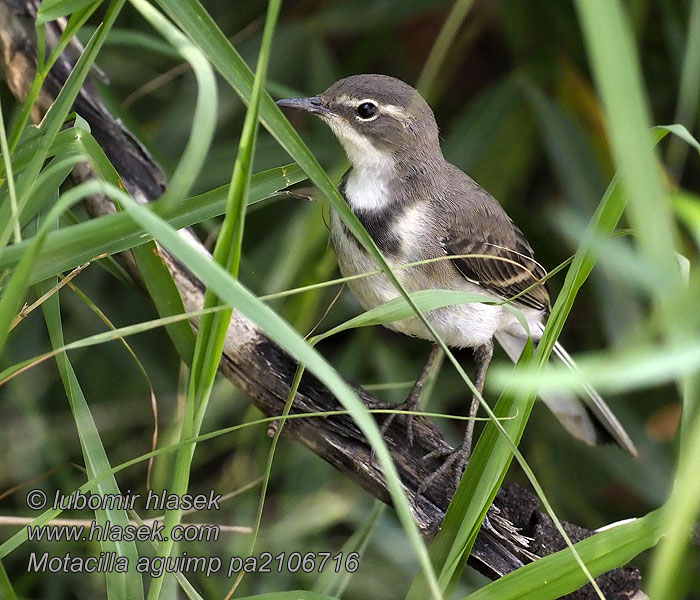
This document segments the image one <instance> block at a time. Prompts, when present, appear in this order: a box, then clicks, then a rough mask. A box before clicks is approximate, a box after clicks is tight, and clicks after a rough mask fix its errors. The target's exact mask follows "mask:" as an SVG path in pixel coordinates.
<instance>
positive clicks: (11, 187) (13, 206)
mask: <svg viewBox="0 0 700 600" xmlns="http://www.w3.org/2000/svg"><path fill="white" fill-rule="evenodd" d="M0 151H2V159H3V162H4V164H5V173H6V174H7V179H6V183H7V193H8V196H9V197H10V210H11V215H10V216H11V220H10V223H11V225H12V231H13V233H14V241H15V243H18V242H21V241H22V233H21V231H20V225H19V211H18V209H17V190H16V189H15V177H14V175H13V173H12V157H11V156H10V147H9V145H8V144H7V134H6V132H5V115H4V114H3V112H2V103H1V102H0ZM0 200H2V197H1V196H0Z"/></svg>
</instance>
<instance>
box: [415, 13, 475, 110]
mask: <svg viewBox="0 0 700 600" xmlns="http://www.w3.org/2000/svg"><path fill="white" fill-rule="evenodd" d="M472 4H474V0H455V3H454V5H453V6H452V10H451V11H450V14H449V15H447V18H446V19H445V22H444V23H443V24H442V27H441V28H440V33H439V34H438V36H437V38H436V39H435V43H434V44H433V47H432V48H431V49H430V54H428V58H427V60H426V61H425V64H424V65H423V70H422V71H421V73H420V76H419V77H418V83H417V84H416V89H417V90H418V91H419V92H420V93H421V94H423V96H424V97H425V98H426V99H428V100H429V99H430V97H431V95H432V89H433V86H434V85H435V80H436V79H437V75H438V72H439V71H440V67H442V64H443V63H444V62H445V58H446V57H447V53H448V52H449V50H450V47H451V46H452V43H453V42H454V39H455V37H456V36H457V32H458V31H459V28H460V27H461V26H462V23H463V22H464V19H465V18H466V17H467V13H469V10H470V9H471V7H472Z"/></svg>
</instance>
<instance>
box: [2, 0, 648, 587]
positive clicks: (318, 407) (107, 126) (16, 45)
mask: <svg viewBox="0 0 700 600" xmlns="http://www.w3.org/2000/svg"><path fill="white" fill-rule="evenodd" d="M35 14H36V2H35V1H33V0H0V50H1V51H2V60H3V65H2V66H3V69H4V72H5V78H6V81H7V83H8V86H9V87H10V89H11V91H12V92H13V94H14V95H15V96H16V97H17V98H18V100H20V101H22V100H23V98H24V96H25V94H26V92H27V90H28V89H29V85H30V83H31V79H32V77H33V72H34V65H35V44H34V25H33V19H34V16H35ZM48 29H49V32H48V33H49V35H48V36H47V39H48V40H49V41H50V40H51V38H52V36H53V38H54V39H55V37H56V36H57V32H58V27H57V26H56V24H52V25H51V26H50V27H49V28H48ZM69 54H70V53H68V54H64V55H63V56H62V57H61V59H60V60H59V62H58V63H57V65H56V66H55V67H54V69H53V70H52V72H51V74H50V76H49V77H48V79H47V81H46V83H45V84H44V87H43V90H42V95H41V97H40V99H39V101H38V103H37V106H36V108H35V112H34V114H33V116H34V118H35V119H36V118H40V116H41V114H43V112H44V111H45V110H46V108H47V107H48V106H49V104H50V103H51V101H52V99H53V98H54V97H55V95H56V94H57V92H58V90H59V89H60V87H61V85H62V84H63V82H64V81H65V79H66V77H67V75H68V73H69V72H70V69H71V66H72V62H71V59H70V56H69ZM74 109H75V111H76V112H77V113H79V114H80V115H81V116H82V117H83V118H85V119H86V120H87V121H88V122H89V124H90V127H91V129H92V133H93V135H94V136H95V138H96V139H97V140H98V142H99V143H100V145H101V146H102V148H103V149H104V151H105V153H106V154H107V156H108V157H109V159H110V160H111V161H112V163H113V165H114V166H115V168H116V170H117V171H118V172H119V174H120V176H121V178H122V180H123V182H124V184H125V186H126V188H127V189H128V190H129V192H130V193H131V195H132V196H133V197H134V198H135V199H137V200H138V201H140V202H148V201H150V200H153V199H154V198H156V197H158V196H159V195H160V194H161V193H162V192H163V190H164V189H165V177H164V175H163V172H162V171H161V169H160V168H159V167H158V165H156V164H155V163H154V162H153V160H152V159H151V157H150V156H149V154H148V153H147V152H146V151H145V150H144V148H143V147H142V146H141V145H140V144H139V143H138V141H137V140H135V139H134V138H133V136H131V135H130V134H129V133H128V132H127V131H126V130H125V129H124V127H123V126H122V125H121V123H120V122H119V121H117V120H116V119H114V118H113V117H112V116H111V115H110V114H109V113H108V111H107V110H106V109H105V108H104V106H103V105H102V103H101V102H100V100H99V99H98V97H97V95H96V94H95V93H94V91H93V90H92V89H91V88H90V86H86V87H85V88H84V89H83V90H82V91H81V93H80V95H79V97H78V99H77V101H76V103H75V105H74ZM74 177H76V178H78V179H80V180H84V179H86V178H88V177H90V172H89V169H88V168H87V167H81V168H78V169H76V172H75V173H74ZM88 210H89V212H90V213H91V215H92V216H93V217H99V216H100V215H103V214H106V213H109V212H112V211H113V210H114V208H113V207H112V205H111V203H110V202H109V201H108V200H107V199H106V198H92V199H91V200H90V201H89V203H88ZM181 234H182V235H184V236H187V237H188V238H190V239H191V240H194V242H195V243H197V244H199V241H198V240H196V239H195V238H194V236H193V235H192V234H191V233H190V232H189V231H187V230H183V231H182V232H181ZM200 245H201V244H200ZM160 252H161V255H162V257H163V259H164V261H165V263H166V264H167V266H168V268H169V270H170V272H171V273H172V276H173V279H174V281H175V283H176V285H177V287H178V290H179V291H180V295H181V296H182V299H183V303H184V305H185V308H186V309H187V310H196V309H198V308H200V307H201V305H202V299H203V292H204V290H203V286H202V284H201V282H200V281H198V280H197V279H196V278H195V277H194V276H193V275H192V274H191V273H190V272H189V271H188V270H187V269H186V268H185V267H184V266H183V265H181V264H180V263H178V262H177V261H176V260H174V259H173V258H172V257H170V256H169V255H168V253H167V252H166V251H164V250H163V249H162V248H160ZM126 256H128V255H126ZM126 256H125V257H124V258H123V260H126V261H127V267H128V268H129V270H130V272H132V273H133V274H134V275H135V276H136V277H138V274H137V273H136V271H135V267H134V263H133V261H129V260H128V258H126ZM195 325H196V324H195ZM295 368H296V362H295V361H294V360H293V359H292V358H291V357H290V356H288V355H287V354H286V353H285V352H284V351H283V350H281V349H280V348H279V347H277V346H276V345H275V344H274V343H272V342H271V341H270V340H269V339H267V338H266V337H265V336H264V335H263V334H261V333H260V332H259V331H258V330H257V329H256V327H255V326H254V325H253V324H252V323H250V322H249V321H247V320H245V319H244V318H242V317H241V316H234V317H233V319H232V321H231V326H230V329H229V332H228V337H227V339H226V344H225V348H224V355H223V358H222V361H221V365H220V369H221V372H222V373H223V374H224V375H225V376H226V377H228V378H229V379H230V380H231V381H232V382H233V384H234V385H235V386H237V387H238V388H239V389H241V390H243V391H244V392H245V393H246V394H247V395H248V396H249V397H250V400H251V402H252V403H253V404H255V406H257V407H258V408H259V409H260V410H261V411H262V412H263V413H265V414H266V415H270V416H275V415H279V414H280V413H281V412H282V408H283V406H284V402H285V398H286V396H287V392H288V390H289V386H290V382H291V379H292V376H293V374H294V370H295ZM351 385H352V387H353V389H354V390H355V391H356V392H357V394H358V395H359V397H360V398H361V399H362V400H363V401H364V402H365V403H366V404H367V406H368V407H372V406H373V405H375V404H376V403H377V402H378V401H377V399H376V398H375V397H373V396H372V395H371V394H369V393H368V392H366V391H365V390H363V389H362V388H361V387H359V386H356V385H354V384H351ZM339 408H341V407H340V406H339V404H338V402H337V401H336V399H335V398H334V397H333V396H332V395H331V394H330V393H329V392H328V390H327V389H326V388H325V387H324V386H323V385H322V384H321V383H319V382H318V381H317V380H316V379H314V378H313V377H312V376H305V377H304V378H303V379H302V382H301V385H300V387H299V393H298V395H297V397H296V400H295V404H294V410H293V412H294V413H305V412H317V411H332V410H338V409H339ZM283 431H284V433H285V434H286V435H288V436H290V437H292V438H293V439H295V440H296V441H298V442H300V443H301V444H303V445H304V446H306V447H307V448H308V449H309V450H311V451H312V452H314V453H315V454H317V455H318V456H320V457H322V458H323V459H324V460H326V461H328V462H329V463H330V464H332V465H333V466H334V467H335V468H336V469H338V470H339V471H340V472H341V473H343V474H345V475H346V476H348V477H350V478H351V479H353V480H354V481H355V482H357V483H358V484H359V485H360V486H362V487H363V488H364V489H365V490H367V491H368V492H369V493H370V494H372V495H373V496H375V497H376V498H379V499H380V500H382V501H383V502H387V503H389V501H390V500H389V493H388V491H387V489H386V486H385V484H384V480H383V477H382V474H381V472H380V470H379V469H378V467H377V466H376V465H375V464H373V462H372V461H371V460H370V450H371V449H370V447H369V446H368V444H367V442H366V441H365V439H364V437H363V436H362V434H361V432H360V431H359V429H358V428H357V426H356V425H355V423H354V422H353V421H352V419H350V418H349V417H347V416H337V417H327V418H314V419H293V420H290V421H288V422H287V424H286V425H285V427H284V430H283ZM414 435H415V444H414V446H413V447H412V448H411V447H409V445H408V443H407V440H406V434H405V428H403V427H401V426H400V425H396V426H392V427H391V428H390V429H389V430H388V431H387V434H386V442H387V445H388V446H389V449H390V450H391V452H392V456H393V458H394V461H395V462H396V467H397V469H398V471H399V473H400V475H401V479H402V481H403V483H404V485H405V488H406V493H407V495H408V498H409V502H410V503H411V507H412V510H413V514H414V517H415V520H416V522H417V523H418V525H419V527H420V528H421V530H422V531H423V532H424V533H425V534H426V535H427V536H430V535H432V534H433V533H434V532H435V531H436V530H437V529H438V528H439V526H440V523H441V522H442V519H443V517H444V514H445V510H446V509H447V505H448V503H449V497H450V495H451V493H452V489H451V484H450V478H449V477H440V478H438V479H436V481H435V482H434V484H433V485H432V486H431V488H430V489H429V490H427V491H426V492H425V497H424V498H423V499H421V500H420V501H416V496H415V490H416V489H417V487H418V485H419V483H420V482H421V481H422V479H423V478H424V477H426V475H427V474H429V473H431V472H433V471H434V470H435V469H436V467H437V466H438V464H439V463H438V461H439V459H436V460H433V461H431V460H423V456H424V455H425V454H427V453H428V452H430V451H432V450H434V449H436V448H441V447H445V446H447V442H446V441H445V439H444V438H443V436H442V434H441V433H440V431H439V430H438V429H437V428H436V427H435V426H434V425H433V424H432V422H431V421H429V420H428V419H424V418H417V419H416V420H415V428H414ZM567 528H568V532H569V535H571V536H572V537H573V538H574V539H575V540H579V539H582V538H584V537H586V536H588V535H590V534H591V532H590V531H588V530H586V529H583V528H581V527H578V526H576V525H569V524H567ZM518 530H519V532H520V533H521V534H523V535H525V536H527V537H528V538H531V539H530V541H529V542H528V540H527V539H525V538H523V536H522V535H519V534H518V533H517V532H518ZM563 547H564V543H563V540H562V539H561V537H560V536H559V534H558V533H557V531H556V529H555V528H554V526H553V525H552V523H551V521H550V519H549V518H548V517H547V516H546V515H544V514H543V513H542V512H540V510H539V502H538V500H537V498H536V497H535V496H533V495H532V494H531V493H529V492H527V491H525V490H523V489H522V488H520V487H517V486H509V487H508V488H506V489H505V490H502V491H501V492H500V493H499V495H498V496H497V498H496V500H495V502H494V505H493V506H492V507H491V510H490V512H489V519H488V525H486V526H484V527H482V529H481V531H480V533H479V536H478V538H477V540H476V544H475V546H474V549H473V551H472V555H471V556H470V558H469V562H470V564H471V565H473V566H474V567H476V568H477V569H479V570H480V571H482V572H483V573H485V574H486V575H488V576H489V577H491V578H497V577H499V576H502V575H504V574H506V573H509V572H510V571H513V570H514V569H517V568H518V567H520V566H522V565H523V564H524V563H527V562H529V561H530V558H528V557H530V556H531V555H532V554H535V555H540V556H545V555H546V554H549V553H551V552H554V551H556V550H559V549H561V548H563ZM598 581H599V582H600V586H601V588H602V589H603V592H604V593H605V594H606V596H607V597H608V598H622V597H625V598H631V597H635V598H642V597H643V595H642V596H639V595H636V594H638V593H639V594H641V592H639V588H640V585H641V579H640V576H639V573H638V571H637V570H636V569H633V568H623V569H616V570H614V571H612V572H610V573H608V574H606V575H603V576H601V577H600V578H598ZM593 597H594V595H593V593H592V591H591V590H590V586H587V587H585V588H582V589H581V590H579V591H577V592H575V593H573V594H571V595H569V596H568V598H572V599H577V600H583V599H587V598H593Z"/></svg>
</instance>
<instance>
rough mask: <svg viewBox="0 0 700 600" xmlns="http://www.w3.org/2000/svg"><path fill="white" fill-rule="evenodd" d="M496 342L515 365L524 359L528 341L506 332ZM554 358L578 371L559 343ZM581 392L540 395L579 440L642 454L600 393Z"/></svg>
mask: <svg viewBox="0 0 700 600" xmlns="http://www.w3.org/2000/svg"><path fill="white" fill-rule="evenodd" d="M496 340H497V341H498V343H499V344H500V345H501V347H502V348H503V350H505V353H506V354H507V355H508V357H509V358H510V359H511V360H512V361H513V362H516V361H517V360H518V358H520V354H521V353H522V351H523V348H524V347H525V341H526V340H525V338H521V337H517V336H515V335H512V334H510V333H508V332H506V331H500V332H498V333H497V334H496ZM554 357H555V359H557V360H560V361H561V362H563V363H564V364H565V365H566V366H567V367H569V368H570V369H576V368H577V366H576V363H575V362H574V360H573V359H572V358H571V356H570V355H569V353H568V352H567V351H566V350H565V349H564V347H563V346H562V345H561V344H560V343H559V342H557V343H556V344H555V345H554ZM581 392H582V394H581V395H582V398H579V397H578V396H577V395H576V394H574V393H573V392H568V391H560V392H540V394H539V396H540V398H541V399H542V401H543V402H544V403H545V404H546V405H547V407H548V408H549V409H550V410H551V411H552V412H553V413H554V415H555V416H556V417H557V419H559V421H560V422H561V424H562V425H563V426H564V428H565V429H566V430H567V431H568V432H569V433H570V434H571V435H573V436H574V437H575V438H577V439H579V440H581V441H583V442H586V443H587V444H589V445H591V446H594V445H596V444H601V443H605V442H615V443H617V444H619V445H620V447H621V448H623V449H624V450H625V451H627V452H628V453H629V454H631V455H632V456H634V457H636V456H637V455H638V453H637V448H636V446H635V445H634V442H633V441H632V440H631V439H630V436H629V435H628V433H627V432H626V431H625V429H624V427H623V426H622V425H621V423H620V422H619V421H618V420H617V418H616V417H615V415H614V414H613V412H612V411H611V410H610V407H609V406H608V405H607V404H606V403H605V400H603V399H602V398H601V397H600V394H598V392H596V391H595V390H594V389H593V388H592V387H591V386H590V385H587V384H584V385H583V386H582V390H581Z"/></svg>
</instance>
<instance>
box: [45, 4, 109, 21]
mask: <svg viewBox="0 0 700 600" xmlns="http://www.w3.org/2000/svg"><path fill="white" fill-rule="evenodd" d="M93 3H95V0H42V2H41V4H40V5H39V11H38V12H37V15H36V24H37V25H43V24H44V23H48V22H49V21H55V20H56V19H58V18H60V17H64V16H66V15H69V14H71V13H74V12H77V11H79V10H80V9H82V8H85V7H86V6H88V5H90V4H93ZM97 4H99V2H98V3H97Z"/></svg>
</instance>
